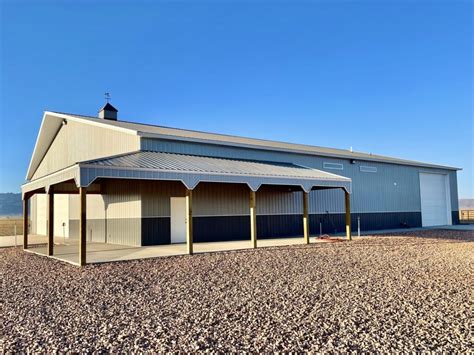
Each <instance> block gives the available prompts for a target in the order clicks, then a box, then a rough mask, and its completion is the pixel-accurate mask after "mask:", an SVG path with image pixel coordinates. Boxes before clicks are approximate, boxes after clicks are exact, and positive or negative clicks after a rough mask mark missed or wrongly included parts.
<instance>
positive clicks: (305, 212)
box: [303, 191, 309, 244]
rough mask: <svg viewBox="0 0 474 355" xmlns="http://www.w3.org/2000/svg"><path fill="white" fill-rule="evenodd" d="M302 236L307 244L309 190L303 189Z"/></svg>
mask: <svg viewBox="0 0 474 355" xmlns="http://www.w3.org/2000/svg"><path fill="white" fill-rule="evenodd" d="M303 236H304V243H305V244H309V192H306V191H303Z"/></svg>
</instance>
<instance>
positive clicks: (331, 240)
mask: <svg viewBox="0 0 474 355" xmlns="http://www.w3.org/2000/svg"><path fill="white" fill-rule="evenodd" d="M316 239H321V240H324V241H325V242H330V243H337V242H343V241H344V240H343V239H339V238H331V237H330V236H329V235H327V234H323V235H322V236H320V237H316Z"/></svg>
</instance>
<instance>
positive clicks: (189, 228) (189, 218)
mask: <svg viewBox="0 0 474 355" xmlns="http://www.w3.org/2000/svg"><path fill="white" fill-rule="evenodd" d="M186 246H187V249H188V254H189V255H193V191H192V190H186Z"/></svg>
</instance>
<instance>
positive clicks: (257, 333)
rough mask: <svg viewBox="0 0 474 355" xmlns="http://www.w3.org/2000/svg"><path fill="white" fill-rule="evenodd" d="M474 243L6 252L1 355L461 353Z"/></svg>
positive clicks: (466, 335) (458, 236) (406, 239)
mask: <svg viewBox="0 0 474 355" xmlns="http://www.w3.org/2000/svg"><path fill="white" fill-rule="evenodd" d="M419 237H423V238H419ZM473 241H474V236H473V232H472V231H471V232H467V231H440V230H438V231H423V232H414V233H409V234H403V235H401V234H399V235H398V236H397V235H393V236H391V237H386V236H385V237H377V238H375V237H369V238H362V239H360V240H356V241H354V242H352V243H324V244H313V245H310V246H291V247H280V248H272V249H259V250H257V251H241V252H228V253H215V254H201V255H195V256H192V257H189V256H183V257H169V258H160V259H150V260H141V261H131V262H122V263H111V264H103V265H89V266H87V267H85V268H82V269H80V268H78V267H74V266H71V265H68V264H65V263H62V262H59V261H55V260H52V259H47V258H44V257H40V256H36V255H32V254H27V253H23V252H22V251H21V250H15V249H14V248H8V249H3V250H0V272H1V275H0V276H1V279H2V283H1V285H2V289H1V295H2V296H1V300H0V306H1V312H0V352H19V351H23V352H24V351H31V352H48V353H49V352H52V351H57V350H59V351H74V352H92V351H97V352H118V351H138V350H145V351H146V350H148V351H186V352H188V351H203V350H213V351H235V350H240V351H252V352H263V351H285V350H296V351H337V352H341V351H362V350H365V351H384V352H387V351H396V350H401V351H403V350H408V351H415V350H436V351H441V350H443V351H464V352H472V351H473V350H474V344H473V340H472V339H473V332H472V328H473V318H472V309H473V297H472V296H473V294H472V290H473V279H474V277H473V273H474V272H473V271H474V268H473V259H474V243H472V242H473Z"/></svg>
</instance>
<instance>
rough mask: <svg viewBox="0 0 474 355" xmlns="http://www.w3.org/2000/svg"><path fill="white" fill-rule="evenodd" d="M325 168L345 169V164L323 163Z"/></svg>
mask: <svg viewBox="0 0 474 355" xmlns="http://www.w3.org/2000/svg"><path fill="white" fill-rule="evenodd" d="M323 169H334V170H343V169H344V166H343V165H342V164H340V163H328V162H324V163H323Z"/></svg>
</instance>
